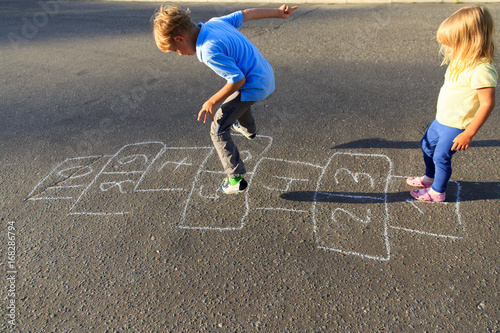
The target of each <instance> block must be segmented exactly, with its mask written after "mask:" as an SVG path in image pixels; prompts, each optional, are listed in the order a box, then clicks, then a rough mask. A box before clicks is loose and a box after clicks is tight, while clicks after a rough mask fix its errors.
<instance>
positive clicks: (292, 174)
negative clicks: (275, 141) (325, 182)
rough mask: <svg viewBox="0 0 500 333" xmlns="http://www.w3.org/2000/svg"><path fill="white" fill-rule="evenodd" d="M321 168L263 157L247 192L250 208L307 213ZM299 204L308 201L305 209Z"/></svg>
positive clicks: (302, 204)
mask: <svg viewBox="0 0 500 333" xmlns="http://www.w3.org/2000/svg"><path fill="white" fill-rule="evenodd" d="M322 169H323V168H322V167H321V166H318V165H314V164H310V163H304V162H297V161H288V160H281V159H274V158H262V160H261V161H260V162H259V164H258V167H257V169H256V171H255V174H254V177H253V181H252V187H251V189H250V190H249V202H250V207H251V208H252V209H259V210H284V211H291V212H307V213H309V212H310V210H311V206H310V203H311V202H312V198H313V195H312V194H313V193H314V191H313V190H314V189H315V186H316V183H317V181H318V178H319V175H320V174H321V171H322ZM284 198H288V200H285V199H284ZM301 198H306V199H301ZM301 201H308V202H309V204H308V206H307V207H304V203H301Z"/></svg>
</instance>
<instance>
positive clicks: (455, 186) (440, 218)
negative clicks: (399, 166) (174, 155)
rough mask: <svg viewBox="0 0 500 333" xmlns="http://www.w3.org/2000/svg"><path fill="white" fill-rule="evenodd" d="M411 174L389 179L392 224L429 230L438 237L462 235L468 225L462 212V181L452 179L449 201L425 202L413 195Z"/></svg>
mask: <svg viewBox="0 0 500 333" xmlns="http://www.w3.org/2000/svg"><path fill="white" fill-rule="evenodd" d="M406 178H408V177H393V178H392V179H391V181H390V182H389V193H393V194H391V198H394V200H392V199H391V200H389V203H388V211H389V215H390V216H391V219H390V221H389V224H390V226H391V227H392V228H395V229H398V228H399V229H403V230H406V231H409V232H416V233H423V234H429V235H431V236H436V237H445V238H461V237H463V236H465V228H464V225H463V222H462V218H461V214H460V190H461V188H460V183H459V182H455V181H450V182H449V183H448V187H447V189H446V200H445V202H423V201H418V200H415V199H413V198H412V197H411V196H410V191H411V189H412V187H410V186H408V185H407V184H406Z"/></svg>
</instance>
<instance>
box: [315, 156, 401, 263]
mask: <svg viewBox="0 0 500 333" xmlns="http://www.w3.org/2000/svg"><path fill="white" fill-rule="evenodd" d="M391 173H392V163H391V161H390V160H389V158H387V156H385V155H375V154H357V153H335V154H334V155H332V157H331V158H330V159H329V160H328V163H327V165H326V166H325V168H324V170H323V173H322V174H321V176H320V178H319V180H318V185H317V189H316V194H315V198H314V209H313V221H314V233H315V239H316V241H317V242H318V245H319V247H320V248H324V249H328V250H334V251H338V252H343V253H348V254H355V255H360V256H364V257H368V258H372V259H377V260H388V258H389V256H390V248H389V239H388V234H387V221H388V215H387V208H386V201H387V193H386V191H387V187H388V181H389V179H390V177H391Z"/></svg>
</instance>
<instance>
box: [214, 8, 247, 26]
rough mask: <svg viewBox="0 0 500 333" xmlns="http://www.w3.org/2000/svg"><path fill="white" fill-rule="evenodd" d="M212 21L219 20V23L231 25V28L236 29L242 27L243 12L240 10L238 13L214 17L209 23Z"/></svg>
mask: <svg viewBox="0 0 500 333" xmlns="http://www.w3.org/2000/svg"><path fill="white" fill-rule="evenodd" d="M212 20H214V21H215V20H219V21H223V22H226V23H228V24H230V25H232V26H233V27H235V28H236V29H238V28H240V27H241V26H242V25H243V12H242V11H241V10H240V11H237V12H234V13H231V14H229V15H225V16H220V17H214V18H212V19H211V20H210V21H212Z"/></svg>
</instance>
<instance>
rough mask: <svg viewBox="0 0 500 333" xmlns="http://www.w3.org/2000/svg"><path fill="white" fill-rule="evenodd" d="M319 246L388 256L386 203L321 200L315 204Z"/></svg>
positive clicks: (376, 255)
mask: <svg viewBox="0 0 500 333" xmlns="http://www.w3.org/2000/svg"><path fill="white" fill-rule="evenodd" d="M316 216H317V217H318V220H317V223H316V241H317V243H318V245H319V247H321V248H323V249H328V250H335V251H339V252H343V253H348V254H358V255H362V256H366V257H369V258H377V259H385V258H387V256H388V248H387V238H386V234H385V224H386V220H387V214H386V208H385V204H383V203H380V202H375V203H361V202H359V203H347V202H341V203H338V202H322V203H320V204H318V206H317V207H316Z"/></svg>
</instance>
